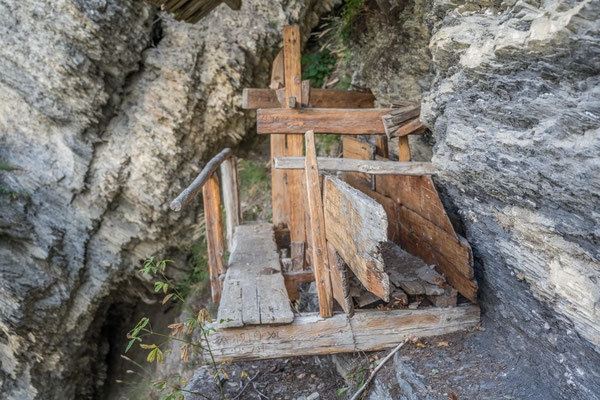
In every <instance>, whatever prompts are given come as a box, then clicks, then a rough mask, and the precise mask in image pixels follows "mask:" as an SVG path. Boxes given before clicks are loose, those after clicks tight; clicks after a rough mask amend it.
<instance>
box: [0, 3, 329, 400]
mask: <svg viewBox="0 0 600 400" xmlns="http://www.w3.org/2000/svg"><path fill="white" fill-rule="evenodd" d="M313 3H314V4H313ZM317 3H318V4H317ZM330 3H331V2H314V1H299V0H298V1H294V0H289V1H284V2H276V1H252V0H246V1H244V5H243V7H242V10H241V11H239V12H235V13H234V12H233V11H231V10H229V9H228V8H226V7H225V6H220V7H219V8H218V9H216V10H215V11H214V12H213V13H212V14H211V15H210V16H209V17H208V18H207V19H205V20H203V21H202V22H200V23H198V24H197V25H194V26H191V25H187V24H184V23H177V22H175V21H173V20H172V19H171V17H169V16H167V15H160V14H157V11H156V9H155V8H153V7H151V6H149V5H147V4H146V3H144V2H142V1H133V0H119V1H117V0H94V1H82V0H58V1H54V2H52V6H51V7H48V3H47V2H43V1H36V0H26V1H20V2H0V30H1V32H2V39H1V41H2V46H0V61H1V64H2V66H3V67H2V70H1V71H0V161H2V162H3V163H7V164H9V165H10V166H12V167H14V168H15V169H12V168H11V167H8V166H6V164H3V167H2V170H0V185H1V190H0V192H1V195H0V204H1V205H0V207H1V209H2V212H1V213H0V363H1V369H0V392H2V394H4V395H6V396H8V398H14V399H34V398H36V399H37V398H44V399H70V398H83V399H85V398H91V397H92V396H93V395H94V393H96V394H97V390H98V387H100V386H101V385H102V380H103V377H104V376H105V371H104V370H103V368H104V367H103V366H102V362H97V360H98V359H101V358H102V357H104V356H105V355H106V353H107V351H108V349H107V348H106V346H107V344H106V342H103V340H102V338H99V337H98V331H99V327H100V326H101V325H102V324H103V319H104V317H105V313H106V310H107V309H108V308H109V306H110V304H111V303H112V302H114V301H117V300H119V301H124V298H125V300H126V299H127V298H128V297H129V298H134V297H135V296H134V294H135V293H134V288H135V287H136V284H135V280H132V276H133V275H134V272H135V270H136V268H137V266H138V265H139V261H140V260H141V259H143V258H145V257H147V256H150V255H152V254H157V253H163V254H164V253H165V252H168V251H169V250H170V252H171V253H172V257H174V258H175V259H179V260H181V259H182V255H181V254H184V253H185V250H186V248H187V245H188V244H189V242H190V241H192V240H193V239H195V237H194V236H195V233H194V232H193V224H194V222H195V221H196V220H197V219H198V218H200V216H199V215H198V208H197V207H196V208H194V207H191V208H190V209H189V210H188V211H186V212H185V213H184V214H183V215H173V214H172V213H170V212H169V211H168V204H169V202H170V200H171V199H172V198H173V197H174V196H175V195H176V194H177V193H178V191H180V190H181V189H182V187H183V186H184V185H187V183H188V182H190V181H191V180H192V178H193V176H194V175H195V174H197V173H198V172H199V170H200V168H201V166H202V164H203V163H202V160H205V159H206V158H207V157H208V156H210V154H211V152H214V151H217V150H219V149H220V148H221V147H224V146H226V145H231V144H235V143H236V142H238V141H239V140H240V139H241V138H242V136H243V135H245V134H246V133H247V132H248V131H251V127H252V126H253V125H254V122H253V120H252V118H248V117H247V116H246V115H245V114H243V113H242V111H241V109H240V107H241V96H240V93H241V90H242V88H243V87H247V86H265V85H266V82H267V81H268V77H269V74H270V64H271V61H272V59H273V58H274V57H275V55H276V52H277V51H278V48H279V46H280V43H281V27H282V26H283V25H286V24H293V23H299V24H301V25H302V26H303V27H304V30H310V29H311V27H312V26H314V25H315V24H316V23H317V22H318V16H319V14H320V13H322V12H324V11H328V10H329V7H330ZM197 204H198V203H197ZM181 249H183V250H184V251H179V250H181ZM180 264H183V263H180ZM132 301H139V300H137V299H136V300H132ZM92 365H95V366H94V367H92Z"/></svg>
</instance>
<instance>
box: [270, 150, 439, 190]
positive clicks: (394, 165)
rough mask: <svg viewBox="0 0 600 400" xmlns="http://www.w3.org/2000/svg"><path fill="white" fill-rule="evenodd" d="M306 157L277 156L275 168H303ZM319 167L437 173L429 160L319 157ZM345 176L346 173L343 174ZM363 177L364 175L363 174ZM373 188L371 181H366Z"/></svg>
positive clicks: (365, 171) (373, 172) (380, 172)
mask: <svg viewBox="0 0 600 400" xmlns="http://www.w3.org/2000/svg"><path fill="white" fill-rule="evenodd" d="M304 160H305V159H304V157H275V158H274V160H273V161H274V163H273V164H274V168H275V169H283V170H286V169H287V170H293V169H302V168H303V165H304ZM317 161H318V163H319V169H320V170H323V171H338V172H357V173H361V174H369V175H408V176H423V175H433V174H435V172H436V171H435V169H434V168H433V165H432V164H431V163H428V162H396V161H379V160H356V159H349V158H330V157H318V158H317ZM343 176H345V174H343ZM352 176H353V175H352ZM361 177H362V175H361ZM364 184H365V185H366V187H368V188H369V189H371V184H370V182H369V181H364Z"/></svg>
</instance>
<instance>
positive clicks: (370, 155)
mask: <svg viewBox="0 0 600 400" xmlns="http://www.w3.org/2000/svg"><path fill="white" fill-rule="evenodd" d="M375 151H376V147H375V146H374V145H372V144H371V143H367V142H365V141H363V140H360V139H358V138H354V137H350V136H344V138H343V140H342V156H343V157H344V158H345V159H354V160H374V159H375ZM342 179H343V180H344V181H345V182H348V183H350V182H352V186H360V187H365V188H368V189H374V186H375V178H373V177H372V176H371V175H369V174H365V173H361V172H343V173H342Z"/></svg>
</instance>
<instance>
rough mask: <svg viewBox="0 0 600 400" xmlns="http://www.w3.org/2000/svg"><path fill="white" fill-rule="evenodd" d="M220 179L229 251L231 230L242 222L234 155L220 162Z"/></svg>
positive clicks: (231, 239)
mask: <svg viewBox="0 0 600 400" xmlns="http://www.w3.org/2000/svg"><path fill="white" fill-rule="evenodd" d="M221 179H222V181H223V183H222V187H223V205H224V208H225V228H226V231H227V248H228V249H229V250H230V251H231V248H232V246H233V231H234V229H235V227H236V226H238V225H239V224H241V223H242V212H241V208H240V186H239V179H238V167H237V159H236V158H235V157H231V158H229V159H227V160H225V161H223V163H222V164H221Z"/></svg>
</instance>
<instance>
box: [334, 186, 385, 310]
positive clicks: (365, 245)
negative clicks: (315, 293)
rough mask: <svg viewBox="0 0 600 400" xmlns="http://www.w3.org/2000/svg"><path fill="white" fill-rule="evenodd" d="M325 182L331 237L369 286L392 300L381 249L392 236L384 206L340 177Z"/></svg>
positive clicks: (383, 297) (377, 293) (377, 294)
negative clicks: (388, 230) (389, 232)
mask: <svg viewBox="0 0 600 400" xmlns="http://www.w3.org/2000/svg"><path fill="white" fill-rule="evenodd" d="M323 185H324V190H325V196H324V197H325V226H326V229H327V240H328V241H329V242H330V243H331V244H332V245H333V247H334V248H335V250H336V251H337V252H338V253H339V255H340V256H342V258H343V259H344V261H345V262H346V264H348V266H349V267H350V269H351V270H352V271H353V272H354V274H355V275H356V276H357V277H358V279H359V280H360V282H361V283H362V284H363V285H364V287H365V288H366V289H367V290H369V291H370V292H371V293H373V294H375V295H376V296H377V297H379V298H380V299H382V300H384V301H386V302H387V301H389V295H390V284H389V277H388V275H387V274H386V273H385V271H384V263H383V259H382V256H381V251H380V248H381V244H382V243H385V242H386V241H387V240H388V238H387V224H388V223H387V217H386V214H385V211H384V209H383V207H382V206H381V204H379V203H377V202H376V201H375V200H373V199H371V198H370V197H368V196H367V195H366V194H364V193H362V192H360V191H358V190H356V189H354V188H353V187H351V186H349V185H348V184H347V183H345V182H343V181H341V180H339V179H337V178H334V177H331V176H327V177H325V182H324V184H323Z"/></svg>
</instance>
